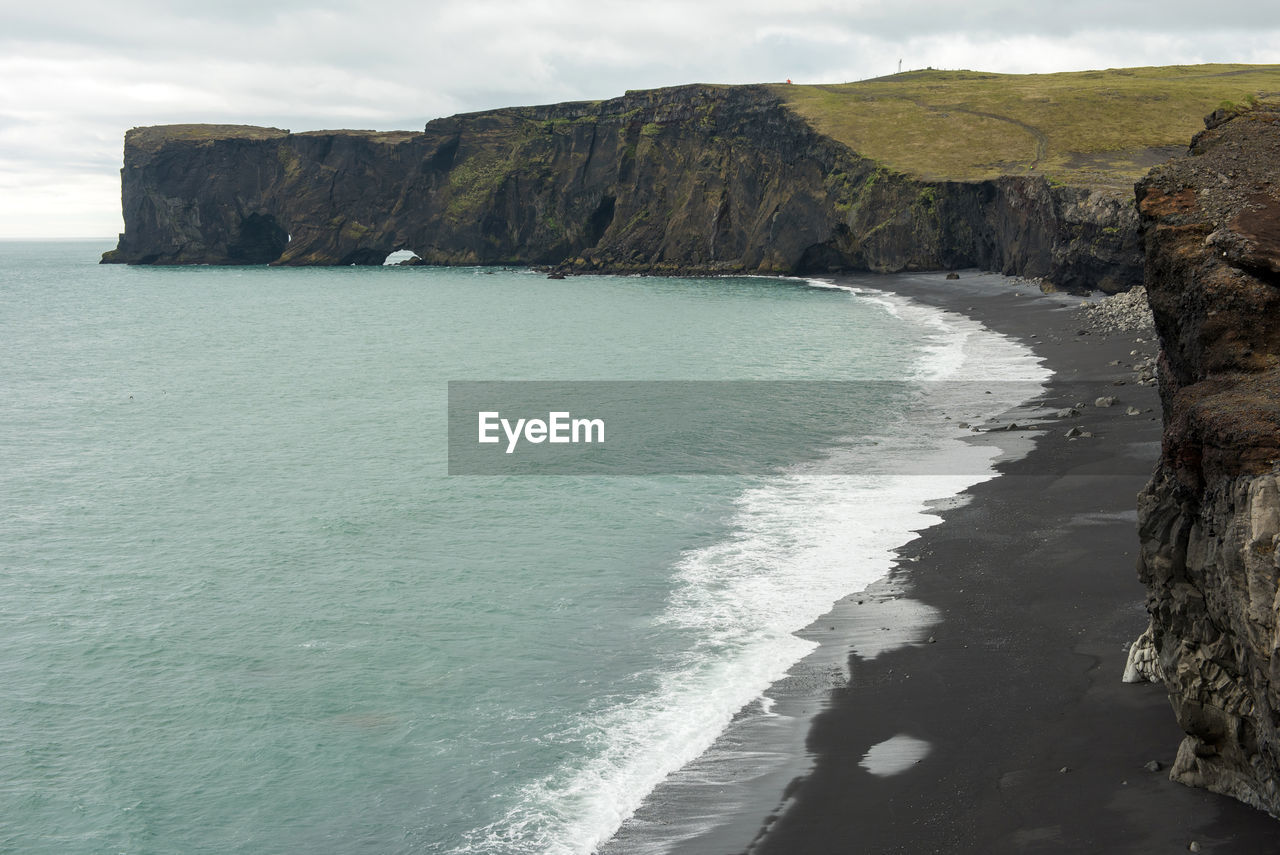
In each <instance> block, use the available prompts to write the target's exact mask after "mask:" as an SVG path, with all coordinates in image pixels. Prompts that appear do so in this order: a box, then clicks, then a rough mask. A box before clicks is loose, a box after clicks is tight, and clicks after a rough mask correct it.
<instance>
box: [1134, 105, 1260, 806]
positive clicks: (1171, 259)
mask: <svg viewBox="0 0 1280 855" xmlns="http://www.w3.org/2000/svg"><path fill="white" fill-rule="evenodd" d="M1206 124H1207V125H1208V129H1207V130H1206V131H1204V132H1202V133H1200V134H1198V135H1197V136H1196V138H1195V140H1193V142H1192V146H1191V150H1190V152H1189V154H1188V156H1187V157H1184V158H1179V159H1175V160H1173V161H1171V162H1169V163H1168V164H1165V165H1164V166H1161V167H1157V168H1156V169H1155V170H1153V171H1152V172H1151V173H1150V174H1149V175H1148V176H1147V177H1146V178H1145V179H1143V181H1142V182H1140V183H1139V184H1138V185H1137V187H1136V193H1137V199H1138V210H1139V215H1140V219H1141V232H1142V237H1143V242H1144V248H1145V253H1146V286H1147V294H1148V298H1149V300H1150V303H1151V308H1152V311H1153V313H1154V315H1155V322H1156V327H1157V329H1158V331H1159V333H1160V341H1161V350H1162V353H1161V361H1160V369H1161V370H1160V394H1161V400H1162V405H1163V409H1164V419H1165V429H1164V439H1163V448H1162V453H1161V460H1160V464H1159V467H1158V468H1157V471H1156V473H1155V476H1154V477H1153V478H1152V480H1151V483H1150V484H1149V485H1148V486H1147V488H1146V490H1145V491H1144V493H1143V494H1142V496H1141V497H1140V498H1139V533H1140V536H1141V539H1142V544H1141V557H1140V559H1139V565H1138V570H1139V575H1140V576H1141V578H1142V580H1143V582H1144V583H1145V584H1146V585H1147V588H1148V603H1147V605H1148V609H1149V611H1150V612H1151V629H1150V630H1149V632H1150V633H1151V639H1152V642H1153V644H1154V647H1155V650H1156V652H1157V656H1158V665H1159V667H1158V669H1157V673H1159V674H1160V675H1161V676H1162V677H1163V679H1164V682H1165V685H1166V687H1167V688H1168V690H1169V696H1170V700H1171V702H1172V704H1173V708H1174V712H1175V714H1176V715H1177V718H1178V722H1179V724H1180V725H1181V726H1182V728H1183V729H1184V730H1185V731H1186V733H1187V736H1186V738H1185V739H1184V741H1183V743H1182V745H1181V747H1180V748H1179V751H1178V759H1177V762H1176V763H1175V765H1174V767H1173V770H1172V772H1171V776H1172V777H1173V778H1174V779H1175V780H1178V781H1182V782H1184V783H1187V784H1190V785H1193V786H1202V787H1206V788H1208V789H1210V790H1214V791H1216V792H1220V793H1224V794H1226V795H1230V796H1233V797H1235V798H1238V799H1240V800H1241V801H1244V802H1247V803H1248V804H1251V805H1254V806H1255V807H1258V808H1260V809H1262V810H1265V811H1267V812H1269V813H1271V814H1272V815H1274V816H1278V817H1280V620H1278V615H1280V600H1278V599H1277V590H1278V584H1280V552H1277V547H1278V546H1280V479H1278V477H1277V476H1278V475H1280V466H1278V465H1277V462H1278V461H1280V185H1278V184H1276V181H1277V180H1278V179H1280V173H1277V172H1276V169H1277V166H1280V106H1267V105H1262V106H1260V107H1258V108H1257V109H1254V110H1252V111H1249V112H1246V113H1244V114H1241V115H1238V116H1235V117H1228V116H1221V115H1217V114H1215V115H1214V116H1212V117H1210V120H1207V121H1206Z"/></svg>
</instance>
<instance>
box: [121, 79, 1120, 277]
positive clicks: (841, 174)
mask: <svg viewBox="0 0 1280 855" xmlns="http://www.w3.org/2000/svg"><path fill="white" fill-rule="evenodd" d="M121 176H122V197H123V206H124V218H125V232H124V234H122V235H121V236H120V242H119V246H118V247H117V248H116V249H115V250H113V251H111V252H108V253H107V254H106V255H105V256H104V258H103V260H104V261H106V262H125V263H130V264H265V263H272V264H286V265H316V264H340V265H347V264H381V263H382V261H383V260H384V259H385V258H386V256H387V255H388V254H389V253H391V252H393V251H395V250H399V249H408V250H411V251H413V252H414V253H416V254H417V255H418V256H419V257H420V258H422V259H423V260H424V261H426V262H428V263H433V264H549V265H564V266H567V267H570V268H574V269H580V270H611V271H650V272H664V271H665V272H713V273H736V272H763V273H805V272H813V271H827V270H831V269H849V270H876V271H898V270H910V269H940V268H952V267H968V266H976V267H982V268H986V269H991V270H999V271H1003V272H1005V273H1011V274H1021V275H1027V276H1037V277H1045V278H1046V279H1047V280H1049V281H1050V282H1051V283H1053V284H1055V285H1057V286H1059V287H1063V288H1087V287H1101V288H1103V289H1104V290H1109V291H1114V290H1119V289H1122V288H1125V287H1127V286H1129V285H1130V284H1134V283H1136V282H1137V281H1139V279H1140V275H1141V274H1140V270H1141V268H1140V264H1141V258H1140V253H1139V251H1138V245H1137V228H1136V214H1135V213H1134V211H1133V207H1132V205H1131V203H1130V201H1129V200H1128V199H1127V198H1122V197H1120V196H1117V195H1116V194H1115V193H1114V192H1110V191H1105V190H1090V189H1088V188H1084V187H1068V186H1062V185H1057V184H1053V183H1051V182H1050V181H1048V180H1047V179H1045V178H1043V177H1016V176H1009V177H1003V178H998V179H994V180H987V181H949V182H948V181H920V180H915V179H912V178H910V177H908V176H905V175H903V174H901V173H897V172H894V171H892V170H889V169H887V168H885V167H884V166H882V165H880V164H878V163H876V162H874V161H871V160H869V159H866V158H863V157H861V156H859V155H858V154H857V153H856V152H854V151H852V150H850V149H849V148H848V147H847V146H845V145H843V144H842V143H840V142H837V141H835V140H834V139H831V138H830V137H827V136H823V135H822V134H819V133H817V132H816V131H815V130H814V129H813V128H812V127H811V126H810V124H809V123H807V122H806V121H805V120H804V119H802V118H801V117H800V116H799V115H797V114H796V113H795V112H793V111H792V110H791V109H789V108H788V107H787V106H786V105H784V104H783V103H782V101H781V100H780V99H779V98H778V96H777V95H776V94H774V93H773V92H771V91H770V90H769V89H767V88H765V87H755V86H735V87H719V86H683V87H676V88H672V89H662V90H654V91H645V92H633V93H628V94H627V95H625V96H623V97H621V98H615V99H612V100H608V101H603V102H590V103H586V102H584V103H571V104H558V105H552V106H546V107H527V108H513V109H505V110H494V111H489V112H483V113H472V114H467V115H461V116H454V117H451V118H447V119H440V120H436V121H432V122H430V123H428V124H427V126H426V127H425V129H424V130H423V132H421V133H417V132H391V133H374V132H360V131H332V132H319V131H318V132H308V133H297V134H292V133H289V132H287V131H283V130H279V129H275V128H251V127H240V126H216V125H174V126H161V127H151V128H135V129H133V130H131V131H129V133H128V134H127V135H126V138H125V154H124V168H123V170H122V171H121Z"/></svg>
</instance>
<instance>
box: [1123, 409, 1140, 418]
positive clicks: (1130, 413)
mask: <svg viewBox="0 0 1280 855" xmlns="http://www.w3.org/2000/svg"><path fill="white" fill-rule="evenodd" d="M1124 414H1125V415H1126V416H1140V415H1142V410H1140V409H1138V408H1137V407H1130V408H1129V409H1127V410H1125V411H1124Z"/></svg>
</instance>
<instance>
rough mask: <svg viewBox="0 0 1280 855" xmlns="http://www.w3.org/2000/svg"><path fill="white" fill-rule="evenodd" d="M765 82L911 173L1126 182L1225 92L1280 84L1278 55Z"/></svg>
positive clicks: (1262, 90) (860, 146)
mask: <svg viewBox="0 0 1280 855" xmlns="http://www.w3.org/2000/svg"><path fill="white" fill-rule="evenodd" d="M772 88H773V90H774V91H775V92H776V93H777V94H778V95H779V96H781V97H782V98H783V99H784V100H785V101H786V103H787V104H788V106H790V107H791V108H792V109H794V110H795V111H796V112H798V113H799V114H800V115H802V116H804V117H805V118H806V119H807V120H808V121H809V122H810V123H811V124H812V125H813V126H814V127H815V128H816V129H817V130H818V131H820V132H822V133H824V134H827V135H828V136H831V137H834V138H835V139H837V140H840V141H841V142H843V143H845V144H846V145H848V146H849V147H850V148H852V149H854V150H855V151H857V152H858V153H860V154H862V155H864V156H866V157H870V158H872V159H873V160H877V161H880V162H881V163H883V164H885V165H886V166H888V167H890V168H891V169H894V170H898V171H901V172H905V173H907V174H909V175H913V176H916V177H919V178H925V179H961V180H965V179H981V178H993V177H995V176H998V175H1027V174H1032V175H1035V174H1040V175H1045V176H1047V177H1049V178H1050V179H1051V180H1054V181H1059V182H1062V183H1066V184H1081V185H1089V186H1124V185H1129V184H1132V183H1133V182H1134V181H1135V180H1137V179H1138V178H1140V177H1141V176H1142V175H1143V174H1145V173H1146V171H1147V170H1148V169H1150V168H1151V167H1152V166H1153V165H1155V164H1157V163H1160V162H1162V161H1163V160H1165V159H1166V158H1168V157H1169V156H1170V155H1173V154H1176V153H1179V152H1182V151H1185V150H1186V146H1187V141H1188V140H1189V139H1190V138H1191V135H1192V134H1194V133H1195V132H1196V131H1199V130H1202V129H1203V127H1204V125H1203V119H1204V116H1205V115H1206V114H1207V113H1210V112H1212V111H1213V110H1214V109H1216V108H1217V107H1219V106H1220V105H1222V102H1224V101H1227V102H1232V103H1245V102H1247V101H1248V100H1249V99H1251V98H1253V97H1261V96H1265V95H1277V94H1280V65H1192V66H1166V67H1157V68H1120V69H1108V70H1106V71H1077V72H1066V73H1060V74H990V73H985V72H977V71H910V72H905V73H903V74H895V75H892V76H890V77H880V78H876V79H874V80H864V81H861V82H858V83H842V84H837V85H817V86H804V85H786V84H783V85H775V86H773V87H772Z"/></svg>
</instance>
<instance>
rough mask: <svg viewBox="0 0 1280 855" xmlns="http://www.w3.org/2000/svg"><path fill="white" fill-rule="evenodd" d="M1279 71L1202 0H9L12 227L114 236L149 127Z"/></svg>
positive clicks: (5, 23)
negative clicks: (614, 100) (981, 75)
mask: <svg viewBox="0 0 1280 855" xmlns="http://www.w3.org/2000/svg"><path fill="white" fill-rule="evenodd" d="M899 60H901V61H902V67H903V69H904V70H906V69H914V68H924V67H926V66H931V67H934V68H947V69H955V68H968V69H976V70H983V71H997V72H1009V73H1043V72H1054V71H1076V70H1084V69H1096V68H1118V67H1124V66H1140V65H1175V64H1192V63H1203V62H1250V63H1280V4H1277V3H1275V2H1274V0H1265V2H1233V0H1225V2H1214V3H1205V2H1204V0H1193V2H1183V0H1162V2H1159V3H1152V2H1127V0H1078V2H1072V3H1066V2H1061V0H1058V1H1057V2H1051V3H1045V2H1039V0H1020V2H1006V0H967V2H937V0H932V2H918V0H892V2H891V1H890V0H844V2H831V0H775V2H763V0H683V2H673V0H451V2H447V3H446V2H439V0H376V2H365V3H360V2H353V0H343V2H338V0H322V2H316V1H315V0H201V2H194V0H118V2H113V3H106V2H101V0H0V238H16V237H73V236H74V237H113V236H114V235H115V234H116V233H118V232H119V231H121V230H122V229H123V224H122V222H121V219H120V175H119V170H120V165H121V160H122V156H123V155H122V151H123V140H124V133H125V131H126V130H128V129H129V128H131V127H135V126H140V125H157V124H170V123H180V122H213V123H230V124H254V125H269V126H274V127H280V128H288V129H291V130H294V131H302V130H318V129H324V128H372V129H376V130H393V129H417V128H420V127H422V125H423V124H424V123H425V122H426V121H428V120H429V119H432V118H436V117H439V116H446V115H451V114H453V113H459V112H467V111H472V110H483V109H489V108H495V107H504V106H511V105H516V104H543V103H552V102H557V101H569V100H581V99H598V98H608V97H612V96H615V95H621V94H622V93H623V92H624V91H626V90H628V89H647V88H652V87H658V86H669V85H676V84H681V83H759V82H770V81H781V80H786V79H792V80H794V81H795V82H797V83H839V82H845V81H851V80H861V79H865V78H869V77H878V76H881V75H884V74H891V73H893V72H895V71H896V70H897V68H898V61H899Z"/></svg>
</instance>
